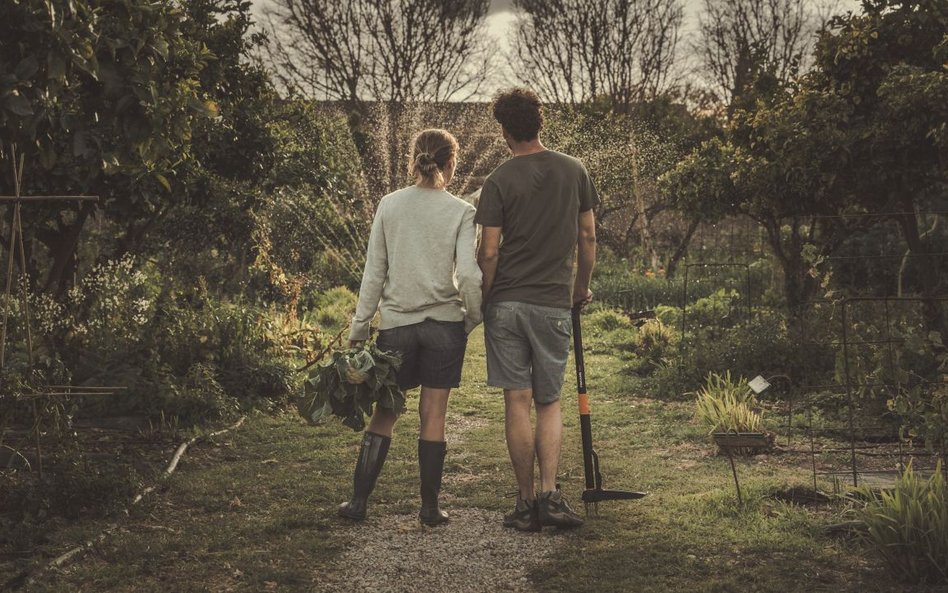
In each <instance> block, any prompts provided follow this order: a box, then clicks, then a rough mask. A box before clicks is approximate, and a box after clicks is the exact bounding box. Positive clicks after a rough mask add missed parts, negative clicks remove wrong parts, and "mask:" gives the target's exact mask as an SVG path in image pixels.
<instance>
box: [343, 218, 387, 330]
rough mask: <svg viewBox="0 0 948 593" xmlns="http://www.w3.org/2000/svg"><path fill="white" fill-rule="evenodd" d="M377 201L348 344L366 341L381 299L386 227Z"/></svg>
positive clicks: (384, 267)
mask: <svg viewBox="0 0 948 593" xmlns="http://www.w3.org/2000/svg"><path fill="white" fill-rule="evenodd" d="M383 204H384V202H379V207H378V209H377V210H376V211H375V219H374V220H373V221H372V232H371V233H369V246H368V248H367V249H366V253H365V270H364V271H363V272H362V285H361V286H360V287H359V304H358V305H356V312H355V316H354V317H353V318H352V329H351V330H350V332H349V341H350V342H364V341H365V340H368V339H369V325H370V324H371V323H372V318H373V317H375V312H376V311H378V308H379V301H380V300H381V299H382V287H383V286H385V278H386V277H387V276H388V252H387V251H386V247H385V227H384V225H383V224H382V207H383Z"/></svg>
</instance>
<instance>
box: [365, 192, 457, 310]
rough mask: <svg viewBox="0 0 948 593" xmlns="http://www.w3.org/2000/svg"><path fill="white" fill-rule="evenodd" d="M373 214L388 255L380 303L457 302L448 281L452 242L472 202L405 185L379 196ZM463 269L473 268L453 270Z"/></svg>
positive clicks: (411, 306) (398, 306)
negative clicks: (381, 231) (376, 218)
mask: <svg viewBox="0 0 948 593" xmlns="http://www.w3.org/2000/svg"><path fill="white" fill-rule="evenodd" d="M378 215H379V216H381V217H382V228H383V232H384V235H385V250H386V256H387V259H388V274H387V278H386V282H385V287H384V288H383V291H382V306H383V307H386V308H388V309H389V310H391V311H394V312H405V313H407V312H412V311H421V310H425V309H429V308H431V307H437V306H441V305H445V304H450V303H454V304H456V305H460V303H461V300H460V295H459V293H458V289H457V286H456V285H455V281H454V269H455V254H456V251H457V249H456V245H457V242H458V234H459V230H460V229H461V226H462V224H463V223H464V222H465V217H473V215H474V207H473V206H472V205H470V204H468V203H467V202H465V201H463V200H461V199H459V198H456V197H454V196H453V195H451V194H450V193H448V192H447V191H445V190H441V189H427V188H420V187H416V186H410V187H406V188H404V189H401V190H398V191H396V192H394V193H391V194H389V195H388V196H386V197H385V198H383V200H382V202H381V203H380V204H379V213H378ZM472 245H473V244H472ZM467 247H471V246H467ZM459 264H461V265H463V260H462V262H459ZM459 267H460V266H459ZM465 272H467V273H470V274H473V273H474V270H459V273H460V274H462V275H463V274H464V273H465Z"/></svg>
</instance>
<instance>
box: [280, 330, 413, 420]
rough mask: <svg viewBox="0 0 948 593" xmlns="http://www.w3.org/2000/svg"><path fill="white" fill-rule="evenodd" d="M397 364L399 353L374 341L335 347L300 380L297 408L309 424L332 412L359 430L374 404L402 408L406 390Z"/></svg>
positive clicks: (394, 410) (389, 408) (398, 410)
mask: <svg viewBox="0 0 948 593" xmlns="http://www.w3.org/2000/svg"><path fill="white" fill-rule="evenodd" d="M400 365H401V357H399V356H398V355H397V354H395V353H391V352H383V351H381V350H379V349H378V348H377V347H376V346H375V344H367V345H365V346H363V347H360V348H349V349H347V350H335V351H333V353H332V354H331V355H330V356H329V357H328V358H327V359H326V360H325V361H323V362H321V363H319V364H318V365H316V367H315V369H314V370H313V371H312V372H311V373H310V376H309V377H308V378H307V379H306V380H305V381H304V382H303V386H304V389H303V395H302V396H301V397H300V398H299V399H298V400H297V408H299V411H300V414H301V415H302V416H303V418H305V419H306V421H307V422H309V423H310V424H318V423H320V422H321V421H322V420H323V418H325V416H326V415H327V414H330V413H331V414H332V415H334V416H338V417H340V418H342V423H343V424H345V425H346V426H348V427H349V428H351V429H353V430H362V429H364V428H365V416H371V415H372V410H373V406H380V407H382V408H385V409H387V410H391V411H393V412H395V413H396V414H400V413H402V412H404V411H405V394H404V393H402V391H401V390H400V389H399V388H398V383H397V381H396V377H397V374H398V367H399V366H400Z"/></svg>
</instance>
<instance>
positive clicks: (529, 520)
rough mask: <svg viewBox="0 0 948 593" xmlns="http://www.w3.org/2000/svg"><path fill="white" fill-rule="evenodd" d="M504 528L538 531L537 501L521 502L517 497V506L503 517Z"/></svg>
mask: <svg viewBox="0 0 948 593" xmlns="http://www.w3.org/2000/svg"><path fill="white" fill-rule="evenodd" d="M504 527H513V528H514V529H516V530H517V531H540V520H539V518H538V517H537V501H535V500H523V499H522V498H520V497H519V496H518V497H517V506H516V507H514V510H512V511H510V512H509V513H507V514H506V515H504Z"/></svg>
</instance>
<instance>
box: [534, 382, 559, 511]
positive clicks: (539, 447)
mask: <svg viewBox="0 0 948 593" xmlns="http://www.w3.org/2000/svg"><path fill="white" fill-rule="evenodd" d="M562 441H563V417H562V414H561V413H560V400H556V401H554V402H551V403H547V404H541V403H537V433H536V451H537V461H538V463H539V465H540V492H549V491H551V490H556V472H557V469H558V467H559V463H560V446H561V444H562Z"/></svg>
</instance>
